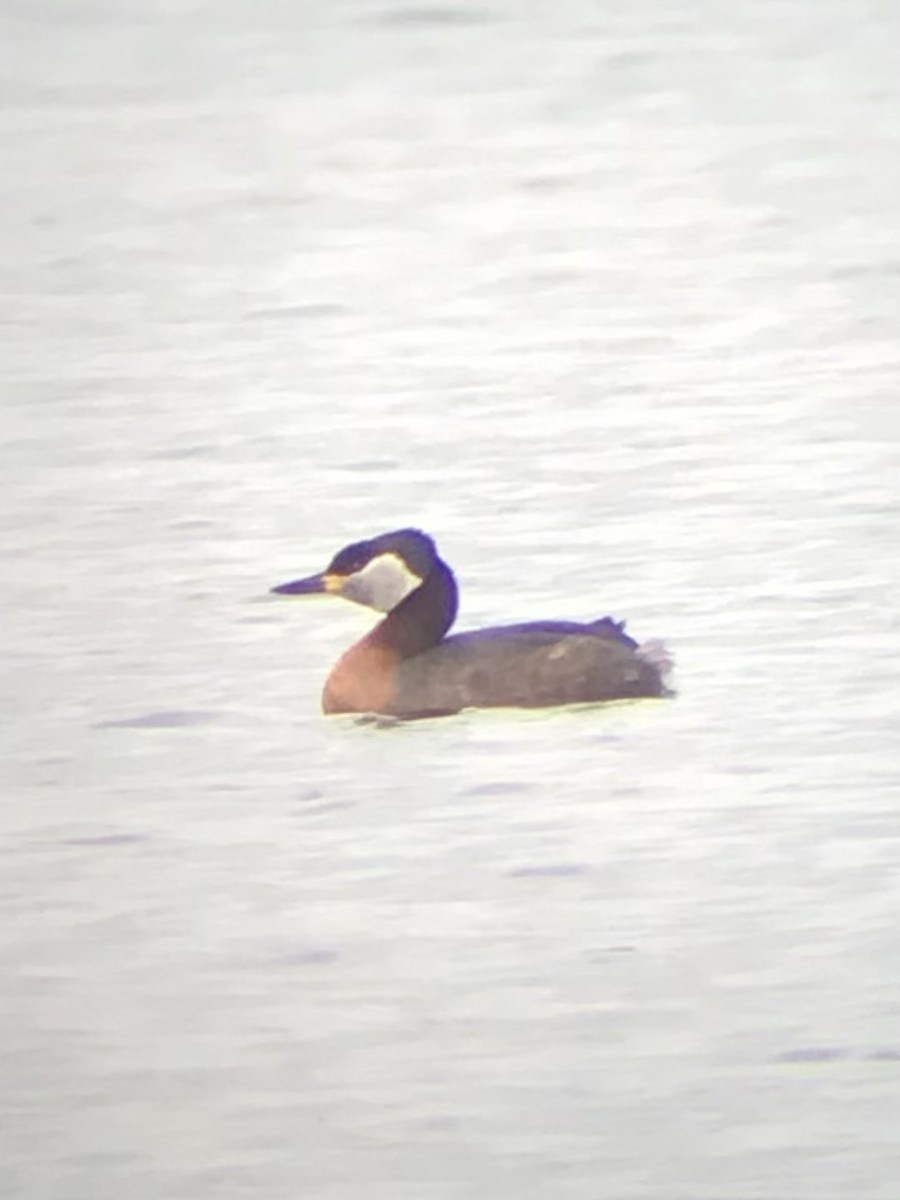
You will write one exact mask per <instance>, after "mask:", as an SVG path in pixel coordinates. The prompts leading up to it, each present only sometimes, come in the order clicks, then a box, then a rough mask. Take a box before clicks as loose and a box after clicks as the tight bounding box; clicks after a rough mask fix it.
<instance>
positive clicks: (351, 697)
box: [272, 529, 669, 718]
mask: <svg viewBox="0 0 900 1200" xmlns="http://www.w3.org/2000/svg"><path fill="white" fill-rule="evenodd" d="M272 591H273V592H279V593H282V594H285V595H292V596H297V595H309V594H313V593H322V592H325V593H329V594H333V595H339V596H344V597H345V598H346V599H348V600H354V601H355V602H356V603H357V604H364V605H366V606H367V607H369V608H373V609H375V610H377V611H378V612H382V613H386V614H387V616H385V618H384V620H382V621H381V622H379V624H378V625H376V626H375V628H374V629H373V630H372V631H371V632H370V633H368V634H366V636H365V637H363V638H361V639H360V641H358V642H356V643H355V644H354V645H353V646H351V647H350V649H349V650H347V651H346V652H345V653H344V654H343V655H342V656H341V658H340V659H339V660H338V662H337V663H336V664H335V666H334V668H333V669H332V671H331V674H330V675H329V676H328V679H327V681H326V683H325V689H324V691H323V693H322V708H323V709H324V711H325V712H326V713H377V714H382V715H385V716H395V717H406V718H410V717H432V716H446V715H449V714H451V713H456V712H459V711H460V710H461V709H464V708H496V707H510V708H545V707H552V706H556V705H563V704H577V703H583V702H585V701H592V700H594V701H597V700H624V699H631V698H635V697H641V696H664V695H666V694H667V690H666V686H665V675H666V672H667V670H668V667H669V660H668V657H667V656H666V654H665V651H664V650H662V648H661V647H660V646H659V644H658V643H648V644H647V645H645V646H644V647H641V646H639V645H638V643H637V642H636V641H634V639H633V638H631V637H629V636H628V634H627V633H626V632H625V627H624V622H622V623H620V622H617V621H614V620H613V619H612V618H611V617H601V618H600V620H598V621H591V622H589V623H588V624H586V625H581V624H578V623H576V622H573V621H535V622H530V623H528V624H526V625H500V626H496V627H492V628H489V629H476V630H473V631H472V632H470V633H457V634H454V635H453V636H452V637H446V636H445V635H446V633H447V630H448V629H449V628H450V626H451V625H452V624H453V620H454V618H455V616H456V609H457V588H456V580H455V579H454V577H453V572H452V571H451V570H450V568H449V567H448V566H447V564H446V563H445V562H444V561H443V559H442V558H441V557H440V556H439V554H438V552H437V547H436V546H435V544H434V541H433V540H432V539H431V538H430V537H429V536H428V535H427V534H426V533H422V532H421V531H420V530H418V529H398V530H395V531H394V532H392V533H383V534H381V535H379V536H378V537H374V538H370V539H369V540H367V541H364V542H354V543H353V544H352V545H350V546H345V547H344V549H343V550H340V551H339V552H338V553H337V554H336V555H335V556H334V558H333V559H332V560H331V562H330V563H329V565H328V566H327V567H326V568H325V570H324V571H323V572H321V574H319V575H311V576H309V577H308V578H305V579H297V580H295V581H294V582H293V583H282V584H280V585H279V586H278V587H274V588H272Z"/></svg>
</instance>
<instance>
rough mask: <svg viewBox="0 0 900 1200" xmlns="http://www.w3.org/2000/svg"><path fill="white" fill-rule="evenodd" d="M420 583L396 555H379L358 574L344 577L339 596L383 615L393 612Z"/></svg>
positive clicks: (417, 577)
mask: <svg viewBox="0 0 900 1200" xmlns="http://www.w3.org/2000/svg"><path fill="white" fill-rule="evenodd" d="M421 582H422V580H421V579H420V578H419V576H418V575H416V574H415V573H414V572H412V571H411V570H410V569H409V567H408V566H407V565H406V563H405V562H404V561H403V559H402V558H398V556H397V555H396V554H379V556H378V557H377V558H373V559H371V560H370V561H369V562H367V563H366V565H365V566H364V567H363V569H362V570H361V571H357V572H356V574H355V575H348V576H347V578H346V581H345V583H344V586H343V587H342V588H341V595H342V596H345V597H346V598H347V599H348V600H355V601H356V603H357V604H365V606H366V607H367V608H374V609H375V610H376V611H377V612H383V613H386V612H390V611H391V609H392V608H396V607H397V605H398V604H399V603H400V601H401V600H403V599H404V598H405V597H406V596H408V595H409V593H410V592H412V591H414V590H415V589H416V588H417V587H418V586H419V584H420V583H421Z"/></svg>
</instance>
